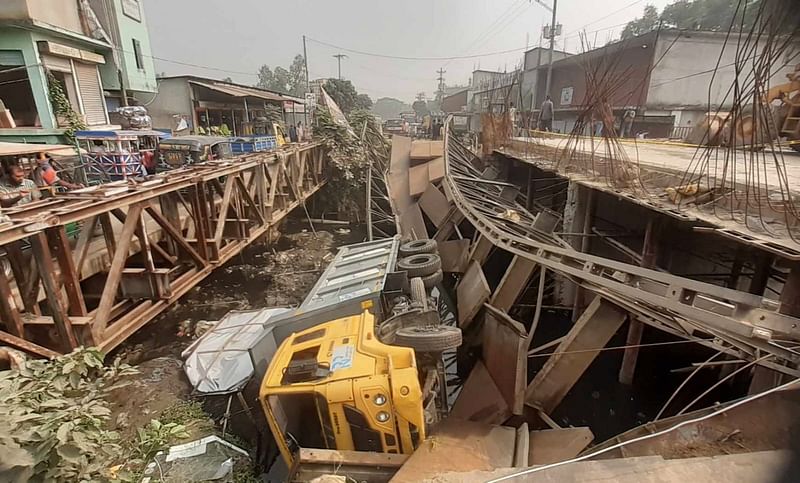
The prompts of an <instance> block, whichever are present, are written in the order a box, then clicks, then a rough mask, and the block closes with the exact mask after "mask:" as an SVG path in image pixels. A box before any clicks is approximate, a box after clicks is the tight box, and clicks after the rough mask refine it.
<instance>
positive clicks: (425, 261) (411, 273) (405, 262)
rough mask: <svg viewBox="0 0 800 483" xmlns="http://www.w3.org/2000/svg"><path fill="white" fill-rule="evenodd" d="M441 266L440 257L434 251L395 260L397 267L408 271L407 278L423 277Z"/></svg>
mask: <svg viewBox="0 0 800 483" xmlns="http://www.w3.org/2000/svg"><path fill="white" fill-rule="evenodd" d="M440 268H442V259H441V258H439V255H436V254H435V253H419V254H417V255H411V256H410V257H406V258H403V259H402V260H400V261H399V262H397V269H398V270H402V271H405V272H408V278H409V279H411V278H414V277H425V276H427V275H432V274H434V273H436V271H437V270H439V269H440Z"/></svg>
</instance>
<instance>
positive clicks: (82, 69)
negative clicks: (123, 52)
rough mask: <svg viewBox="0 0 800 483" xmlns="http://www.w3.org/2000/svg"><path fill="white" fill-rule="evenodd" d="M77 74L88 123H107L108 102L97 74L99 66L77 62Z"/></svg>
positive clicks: (95, 124)
mask: <svg viewBox="0 0 800 483" xmlns="http://www.w3.org/2000/svg"><path fill="white" fill-rule="evenodd" d="M74 64H75V74H76V75H77V76H78V87H79V88H80V91H81V100H82V101H83V113H84V115H85V116H86V124H88V125H90V126H97V125H98V124H106V123H107V122H108V121H107V119H106V102H105V99H104V98H103V89H102V88H101V87H100V79H99V78H98V76H97V66H96V65H94V64H84V63H83V62H75V63H74Z"/></svg>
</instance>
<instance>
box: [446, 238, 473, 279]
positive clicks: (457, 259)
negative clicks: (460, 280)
mask: <svg viewBox="0 0 800 483" xmlns="http://www.w3.org/2000/svg"><path fill="white" fill-rule="evenodd" d="M439 257H440V258H441V259H442V271H444V272H449V273H464V270H466V269H467V266H468V265H469V240H449V241H444V242H439Z"/></svg>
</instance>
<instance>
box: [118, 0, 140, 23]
mask: <svg viewBox="0 0 800 483" xmlns="http://www.w3.org/2000/svg"><path fill="white" fill-rule="evenodd" d="M122 13H124V14H125V15H126V16H128V17H130V18H132V19H134V20H136V21H137V22H141V21H142V5H141V3H140V1H139V0H122Z"/></svg>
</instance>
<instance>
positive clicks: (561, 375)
mask: <svg viewBox="0 0 800 483" xmlns="http://www.w3.org/2000/svg"><path fill="white" fill-rule="evenodd" d="M626 317H627V313H626V312H625V311H623V310H622V309H620V308H619V307H617V306H616V305H614V304H612V303H611V302H607V301H605V300H603V299H602V298H600V297H599V296H598V297H595V298H594V300H592V302H591V303H590V304H589V306H588V307H587V308H586V310H585V311H584V312H583V313H582V314H581V316H580V317H579V318H578V320H577V321H576V322H575V325H573V327H572V329H570V331H569V333H568V334H567V336H566V337H565V338H564V340H563V341H562V342H561V343H560V344H559V345H558V347H557V348H556V350H555V352H553V354H551V355H550V357H549V358H548V359H547V362H545V364H544V367H542V370H540V371H539V372H538V373H536V377H534V378H533V381H531V383H530V384H529V385H528V389H527V391H526V396H525V403H526V404H528V405H529V406H533V407H534V408H538V409H541V410H543V411H544V412H545V413H551V412H552V411H553V410H554V409H555V408H556V407H557V406H558V405H559V404H560V403H561V401H562V400H563V399H564V396H566V395H567V393H568V392H569V390H570V389H571V388H572V386H573V385H574V384H575V383H576V382H577V381H578V379H579V378H580V377H581V375H582V374H583V373H584V372H585V371H586V369H587V368H588V367H589V365H590V364H591V363H592V361H594V358H595V357H597V354H598V353H599V352H600V350H601V349H602V348H603V347H605V345H606V344H607V343H608V341H609V340H610V339H611V337H612V336H613V335H614V334H615V333H616V332H617V330H619V328H620V326H621V325H622V323H623V322H625V318H626Z"/></svg>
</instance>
